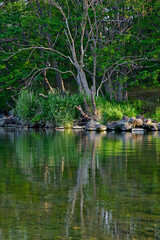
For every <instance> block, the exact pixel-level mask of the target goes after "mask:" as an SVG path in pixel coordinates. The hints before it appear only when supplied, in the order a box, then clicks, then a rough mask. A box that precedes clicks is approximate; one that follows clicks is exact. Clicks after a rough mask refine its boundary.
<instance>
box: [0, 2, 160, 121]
mask: <svg viewBox="0 0 160 240" xmlns="http://www.w3.org/2000/svg"><path fill="white" fill-rule="evenodd" d="M159 60H160V2H159V1H158V0H132V1H131V0H99V1H98V0H94V1H93V0H82V1H79V0H59V1H58V0H57V1H56V0H19V1H16V0H15V1H14V0H10V1H0V76H1V77H0V109H5V108H8V107H10V108H13V107H14V106H15V104H17V99H19V100H18V101H21V102H20V104H19V102H18V104H19V105H18V107H17V108H18V109H22V108H24V105H26V100H25V101H24V99H25V98H26V99H30V100H27V101H29V104H31V106H32V105H33V106H32V109H33V112H32V114H31V113H28V115H27V114H26V112H25V114H24V113H22V115H21V113H20V112H21V111H20V112H19V113H20V114H19V115H21V117H22V118H25V117H30V118H34V117H35V116H36V118H35V119H37V114H39V115H38V118H39V117H40V118H41V117H44V115H45V116H46V114H47V116H48V115H49V113H50V114H53V112H54V111H55V110H56V109H61V110H62V108H64V111H65V112H66V109H68V108H71V110H73V108H74V104H75V103H76V104H77V105H78V104H82V102H83V101H82V100H83V96H82V95H81V94H86V95H88V96H90V93H91V87H93V93H94V95H95V97H96V101H97V104H100V106H101V108H103V109H106V104H109V103H108V102H106V101H112V107H113V105H114V104H115V105H116V107H115V108H114V109H111V112H114V111H116V113H115V114H113V115H115V117H114V116H113V117H111V118H113V119H118V118H120V117H121V116H120V115H122V114H125V113H126V114H128V112H126V110H123V111H122V109H123V106H125V107H124V108H125V109H128V110H127V111H130V110H131V109H132V110H131V111H130V112H131V113H130V114H128V115H133V113H136V112H138V111H141V109H140V108H141V106H140V105H141V103H140V102H139V103H136V104H135V103H134V104H132V107H130V106H129V105H127V106H126V105H124V104H122V103H121V104H116V103H113V101H115V102H122V101H126V100H128V94H127V91H128V89H131V88H133V87H137V86H138V88H139V87H141V86H143V88H144V86H145V87H146V88H148V86H149V87H159V84H160V67H159V66H160V65H159ZM26 89H27V90H26ZM68 92H69V93H68ZM39 93H43V94H45V95H47V94H49V99H50V103H47V104H46V103H42V102H39V103H37V102H36V101H38V100H37V97H36V96H37V94H39ZM70 93H71V94H72V99H71V98H70ZM77 93H78V94H77ZM79 93H80V94H79ZM29 96H30V97H29ZM34 97H35V100H34V99H33V98H34ZM98 97H99V98H98ZM55 99H57V100H55ZM75 99H77V100H75ZM65 101H66V102H67V103H68V102H71V105H67V103H64V102H65ZM76 101H77V102H76ZM157 101H159V98H158V100H157ZM43 102H44V100H43ZM55 102H56V104H57V106H58V107H59V104H60V105H61V106H60V108H58V107H57V108H56V107H55V106H56V105H55ZM57 102H58V103H57ZM73 103H74V104H73ZM110 104H111V103H110ZM127 104H128V103H127ZM42 105H45V107H44V106H43V107H42ZM135 105H136V109H135ZM158 105H159V102H158V104H157V105H156V106H158ZM38 106H40V107H39V108H38ZM107 106H108V105H107ZM110 106H111V105H110ZM48 107H49V108H50V109H52V112H51V111H50V110H46V112H45V111H44V109H46V108H48ZM107 108H108V109H109V107H107ZM120 108H121V109H120ZM42 109H43V110H42ZM53 109H54V110H53ZM115 109H116V110H115ZM118 109H119V110H118ZM47 111H48V112H47ZM117 111H119V113H117ZM152 111H153V108H152ZM156 111H157V116H158V114H159V115H160V109H159V108H157V110H156ZM44 112H45V113H44ZM29 114H31V115H32V116H29ZM57 114H59V111H58V113H57ZM57 114H55V115H57ZM75 114H76V113H75ZM42 115H43V116H42ZM70 115H71V113H70V112H69V113H68V116H70ZM159 117H160V116H159ZM69 118H70V117H69ZM73 118H75V115H74V116H73ZM157 118H158V117H157ZM113 119H112V120H113ZM109 120H111V119H109Z"/></svg>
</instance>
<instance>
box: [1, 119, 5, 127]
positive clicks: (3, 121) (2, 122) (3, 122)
mask: <svg viewBox="0 0 160 240" xmlns="http://www.w3.org/2000/svg"><path fill="white" fill-rule="evenodd" d="M5 121H6V119H5V118H2V119H0V127H4V124H5Z"/></svg>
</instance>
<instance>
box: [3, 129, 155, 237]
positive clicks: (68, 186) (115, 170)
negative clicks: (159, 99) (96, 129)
mask: <svg viewBox="0 0 160 240" xmlns="http://www.w3.org/2000/svg"><path fill="white" fill-rule="evenodd" d="M0 239H1V240H56V239H62V240H63V239H74V240H78V239H84V240H100V239H102V240H105V239H106V240H114V239H115V240H122V239H123V240H125V239H126V240H130V239H132V240H135V239H137V240H143V239H145V240H146V239H149V240H151V239H154V240H157V239H160V133H158V132H156V133H151V134H144V135H143V134H131V133H121V134H115V133H104V134H95V133H85V132H73V131H71V130H70V131H65V132H61V131H58V132H54V131H48V132H43V131H40V132H36V131H23V130H17V131H12V130H4V129H0Z"/></svg>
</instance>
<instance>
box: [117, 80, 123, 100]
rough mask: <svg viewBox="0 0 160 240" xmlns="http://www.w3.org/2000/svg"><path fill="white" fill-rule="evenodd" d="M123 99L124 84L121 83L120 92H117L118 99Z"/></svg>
mask: <svg viewBox="0 0 160 240" xmlns="http://www.w3.org/2000/svg"><path fill="white" fill-rule="evenodd" d="M122 100H123V84H122V83H119V86H118V94H117V101H118V102H121V101H122Z"/></svg>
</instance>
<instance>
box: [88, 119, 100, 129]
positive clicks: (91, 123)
mask: <svg viewBox="0 0 160 240" xmlns="http://www.w3.org/2000/svg"><path fill="white" fill-rule="evenodd" d="M99 125H100V124H99V123H98V122H95V121H94V120H91V121H89V122H88V123H87V124H86V126H85V130H86V131H96V129H97V127H99Z"/></svg>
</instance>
